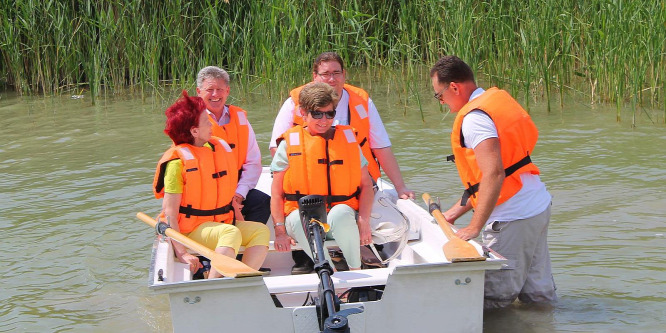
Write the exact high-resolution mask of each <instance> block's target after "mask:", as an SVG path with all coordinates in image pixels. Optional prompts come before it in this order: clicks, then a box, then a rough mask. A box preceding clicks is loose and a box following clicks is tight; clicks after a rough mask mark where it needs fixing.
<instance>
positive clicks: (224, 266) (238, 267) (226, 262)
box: [136, 212, 264, 277]
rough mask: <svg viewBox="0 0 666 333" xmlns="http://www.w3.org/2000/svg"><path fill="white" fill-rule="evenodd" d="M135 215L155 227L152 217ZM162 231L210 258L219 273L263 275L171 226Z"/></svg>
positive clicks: (229, 275) (237, 275) (235, 275)
mask: <svg viewBox="0 0 666 333" xmlns="http://www.w3.org/2000/svg"><path fill="white" fill-rule="evenodd" d="M136 217H138V218H139V220H141V221H143V222H146V224H148V225H149V226H151V227H153V228H155V225H156V224H157V222H156V221H155V219H153V218H152V217H150V216H148V215H146V214H144V213H141V212H139V213H136ZM164 233H165V234H166V235H167V236H169V237H171V239H173V240H175V241H177V242H178V243H180V244H183V245H184V246H185V247H187V248H188V249H191V250H194V251H196V252H198V253H199V254H201V255H202V256H204V257H206V258H208V259H210V265H211V266H213V268H215V270H217V271H218V272H219V273H220V274H222V275H224V276H225V277H246V276H258V275H263V274H264V273H263V272H260V271H258V270H255V269H253V268H252V267H250V266H248V265H246V264H244V263H242V262H240V261H238V260H236V259H234V258H230V257H227V256H225V255H222V254H219V253H217V252H215V251H213V250H211V249H209V248H207V247H205V246H203V245H201V244H199V243H198V242H196V241H194V240H192V239H190V238H188V237H187V236H185V235H183V234H181V233H180V232H178V231H176V230H173V229H172V228H167V229H166V230H165V231H164Z"/></svg>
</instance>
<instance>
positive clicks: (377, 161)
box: [269, 52, 414, 274]
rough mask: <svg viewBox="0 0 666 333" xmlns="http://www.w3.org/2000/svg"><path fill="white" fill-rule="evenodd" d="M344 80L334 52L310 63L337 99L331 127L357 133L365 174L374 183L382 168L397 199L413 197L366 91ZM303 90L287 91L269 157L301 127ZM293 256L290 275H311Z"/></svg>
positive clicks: (315, 75) (300, 259) (317, 78)
mask: <svg viewBox="0 0 666 333" xmlns="http://www.w3.org/2000/svg"><path fill="white" fill-rule="evenodd" d="M345 79H346V71H345V69H344V64H343V61H342V58H340V56H339V55H338V54H337V53H335V52H324V53H322V54H320V55H319V56H317V58H316V59H315V61H314V64H313V70H312V82H324V83H326V84H328V85H330V86H331V87H333V89H334V90H335V92H336V94H337V95H338V96H339V98H340V101H339V103H338V105H337V107H336V109H335V110H336V115H335V120H334V125H337V124H339V125H351V126H352V127H354V128H355V129H356V130H357V131H358V134H359V138H358V139H359V143H360V145H361V150H362V151H363V155H364V156H365V158H366V160H368V163H369V164H368V172H369V173H370V175H371V178H372V179H373V180H374V181H376V180H377V178H379V176H380V170H379V168H380V166H381V168H382V169H383V170H384V173H385V174H386V176H388V178H389V179H390V180H391V182H392V183H393V185H394V186H395V189H396V191H397V192H398V195H399V196H400V198H403V199H406V198H413V197H414V192H413V191H411V190H410V189H409V188H407V186H406V185H405V182H404V181H403V179H402V175H401V174H400V167H399V166H398V161H397V160H396V158H395V156H394V155H393V151H392V150H391V141H390V140H389V136H388V133H387V132H386V129H385V128H384V123H383V122H382V119H381V118H380V117H379V112H378V111H377V107H376V106H375V104H374V103H373V102H372V99H370V97H369V96H368V93H367V92H366V91H365V90H363V89H361V88H358V87H354V86H352V85H349V84H346V83H345ZM302 88H303V86H301V87H298V88H296V89H294V90H292V91H291V92H290V94H289V98H287V100H286V101H285V102H284V104H283V105H282V108H280V112H279V113H278V115H277V117H276V118H275V123H274V124H273V133H272V136H271V141H270V143H269V148H270V150H271V154H272V155H274V154H275V150H276V149H277V144H276V140H277V138H279V137H280V136H281V135H282V134H283V133H284V132H286V131H287V130H288V129H290V128H291V127H293V126H295V125H299V124H302V116H301V115H300V113H299V111H298V96H299V93H300V91H301V89H302ZM299 252H300V253H299ZM293 253H294V255H293V256H294V261H295V262H296V265H295V266H294V268H293V269H292V273H293V274H303V273H310V272H312V269H313V268H312V265H313V263H312V261H309V259H308V258H307V257H306V256H305V253H303V252H302V251H296V252H293ZM304 261H305V263H304ZM308 261H309V263H308Z"/></svg>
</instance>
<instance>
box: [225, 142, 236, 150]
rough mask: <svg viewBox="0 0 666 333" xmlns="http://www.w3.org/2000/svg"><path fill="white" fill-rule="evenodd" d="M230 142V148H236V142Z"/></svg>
mask: <svg viewBox="0 0 666 333" xmlns="http://www.w3.org/2000/svg"><path fill="white" fill-rule="evenodd" d="M227 143H228V142H227ZM228 144H229V148H231V149H234V148H236V144H235V143H228Z"/></svg>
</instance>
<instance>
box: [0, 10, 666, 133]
mask: <svg viewBox="0 0 666 333" xmlns="http://www.w3.org/2000/svg"><path fill="white" fill-rule="evenodd" d="M665 6H666V5H665V2H664V1H657V0H653V1H623V0H590V1H579V0H578V1H576V0H526V1H515V2H514V1H491V0H487V1H478V0H460V1H453V0H443V1H407V0H404V1H376V0H365V1H361V0H332V1H325V0H313V1H308V2H305V3H304V2H302V1H293V0H276V1H236V0H232V1H231V2H230V3H225V2H223V1H221V0H198V1H182V0H180V1H179V0H176V1H154V0H152V1H150V0H148V1H145V0H144V1H141V0H125V1H122V0H109V1H90V0H87V1H84V0H69V1H54V0H44V1H28V0H26V1H18V2H14V1H7V0H5V1H1V2H0V18H1V20H0V24H1V30H0V52H1V58H0V88H1V87H4V89H13V90H16V91H18V92H21V93H26V94H60V93H70V92H76V93H79V92H80V91H81V90H82V89H87V90H88V91H89V93H90V94H91V95H92V96H93V97H104V96H107V95H108V94H117V93H120V92H125V91H126V90H125V89H127V88H129V89H130V90H132V91H136V92H139V93H141V94H147V93H153V92H154V91H155V90H156V89H158V90H159V89H161V88H162V87H164V86H165V85H166V86H171V85H173V86H177V87H182V88H191V87H192V86H193V82H194V79H195V75H196V73H197V71H198V69H199V68H201V67H203V66H206V65H210V64H215V65H218V66H221V67H224V68H225V69H227V70H228V71H229V72H230V73H232V74H233V76H234V79H235V80H237V81H238V82H239V83H240V86H241V87H242V90H243V92H244V93H246V94H247V93H253V92H261V93H262V94H265V95H266V96H267V97H268V98H272V97H280V98H281V97H283V96H284V95H285V94H286V92H287V91H288V90H289V89H290V88H291V87H293V86H294V85H297V84H301V83H302V82H303V81H305V80H308V78H309V76H310V74H309V72H310V68H311V62H312V60H313V58H314V57H315V56H316V55H317V54H319V53H320V52H323V51H328V50H334V51H337V52H338V53H340V54H341V55H342V57H343V58H344V59H345V60H346V62H347V65H348V66H350V67H354V68H357V69H365V70H368V71H376V70H378V69H388V70H392V71H399V72H402V73H403V75H402V76H403V80H395V81H396V85H397V86H396V88H395V89H396V90H401V91H402V92H401V94H403V95H404V96H405V101H406V100H407V99H411V98H416V100H415V101H416V102H417V104H419V103H418V102H420V99H419V98H420V96H418V95H417V94H415V92H414V91H412V88H411V85H412V84H413V83H414V81H415V80H426V79H427V78H417V77H413V76H414V75H415V73H419V74H421V75H422V72H423V71H422V70H413V68H417V67H424V66H425V67H428V66H430V65H432V64H433V63H434V62H435V61H436V60H437V59H438V58H439V57H440V56H441V55H444V54H456V55H458V56H459V57H461V58H462V59H464V60H465V61H467V62H468V63H470V65H472V67H473V68H474V69H475V70H476V72H477V73H478V76H479V77H480V78H481V79H483V80H484V81H489V82H490V83H491V84H495V85H499V86H502V87H504V88H507V89H511V90H512V91H514V92H521V93H522V94H523V95H524V96H525V101H524V104H526V105H527V107H528V108H529V102H530V99H532V98H536V99H544V100H547V101H548V102H549V106H548V109H549V110H551V105H550V103H557V104H559V106H560V108H561V107H562V105H563V103H564V100H565V99H566V98H568V97H567V96H569V94H576V95H579V96H584V97H585V98H586V99H588V100H589V102H590V103H613V104H616V105H617V106H618V120H619V117H620V113H619V109H620V108H621V107H624V105H626V104H628V105H631V106H632V107H633V108H634V110H636V111H635V112H640V111H639V110H641V109H643V108H663V110H664V118H666V103H664V98H665V95H664V73H666V7H665Z"/></svg>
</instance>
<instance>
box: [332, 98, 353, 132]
mask: <svg viewBox="0 0 666 333" xmlns="http://www.w3.org/2000/svg"><path fill="white" fill-rule="evenodd" d="M348 113H349V93H348V92H347V90H345V89H342V96H340V100H339V101H338V106H337V107H336V108H335V120H334V121H333V126H336V125H349V119H348V118H349V114H348Z"/></svg>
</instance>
